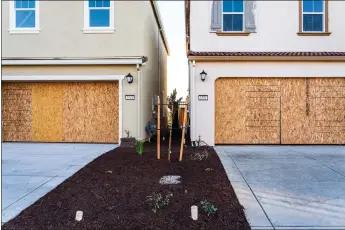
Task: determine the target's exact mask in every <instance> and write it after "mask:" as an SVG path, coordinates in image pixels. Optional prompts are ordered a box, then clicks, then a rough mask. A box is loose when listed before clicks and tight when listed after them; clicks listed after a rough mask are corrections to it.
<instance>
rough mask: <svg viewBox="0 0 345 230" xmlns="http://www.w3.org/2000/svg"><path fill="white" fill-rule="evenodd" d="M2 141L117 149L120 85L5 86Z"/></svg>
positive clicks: (60, 84) (50, 84)
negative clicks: (101, 145)
mask: <svg viewBox="0 0 345 230" xmlns="http://www.w3.org/2000/svg"><path fill="white" fill-rule="evenodd" d="M2 130H3V133H2V139H3V141H31V142H83V143H118V139H119V84H118V82H117V81H114V82H73V83H6V82H5V83H3V84H2Z"/></svg>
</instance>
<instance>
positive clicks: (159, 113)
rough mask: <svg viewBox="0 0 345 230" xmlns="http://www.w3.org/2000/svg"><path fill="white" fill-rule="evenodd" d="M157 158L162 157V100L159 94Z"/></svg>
mask: <svg viewBox="0 0 345 230" xmlns="http://www.w3.org/2000/svg"><path fill="white" fill-rule="evenodd" d="M157 105H158V106H157V109H158V111H157V112H158V114H157V159H158V160H159V159H161V102H160V99H159V96H157Z"/></svg>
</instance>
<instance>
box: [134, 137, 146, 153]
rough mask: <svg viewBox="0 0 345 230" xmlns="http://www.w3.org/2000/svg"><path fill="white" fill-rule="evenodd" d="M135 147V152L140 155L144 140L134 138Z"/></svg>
mask: <svg viewBox="0 0 345 230" xmlns="http://www.w3.org/2000/svg"><path fill="white" fill-rule="evenodd" d="M135 148H136V150H137V154H139V155H142V154H143V151H144V141H140V140H136V141H135Z"/></svg>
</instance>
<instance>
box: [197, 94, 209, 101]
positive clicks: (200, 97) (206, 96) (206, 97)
mask: <svg viewBox="0 0 345 230" xmlns="http://www.w3.org/2000/svg"><path fill="white" fill-rule="evenodd" d="M198 100H199V101H208V95H199V96H198Z"/></svg>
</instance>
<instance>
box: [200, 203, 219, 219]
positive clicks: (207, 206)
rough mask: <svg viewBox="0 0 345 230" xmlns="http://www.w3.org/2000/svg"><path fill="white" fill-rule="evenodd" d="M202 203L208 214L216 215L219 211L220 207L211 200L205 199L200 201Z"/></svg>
mask: <svg viewBox="0 0 345 230" xmlns="http://www.w3.org/2000/svg"><path fill="white" fill-rule="evenodd" d="M200 204H201V207H202V209H203V210H204V212H205V213H206V215H207V216H214V215H215V214H216V213H217V210H218V209H217V208H216V206H215V205H214V204H212V203H211V202H209V201H207V200H203V201H201V202H200Z"/></svg>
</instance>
